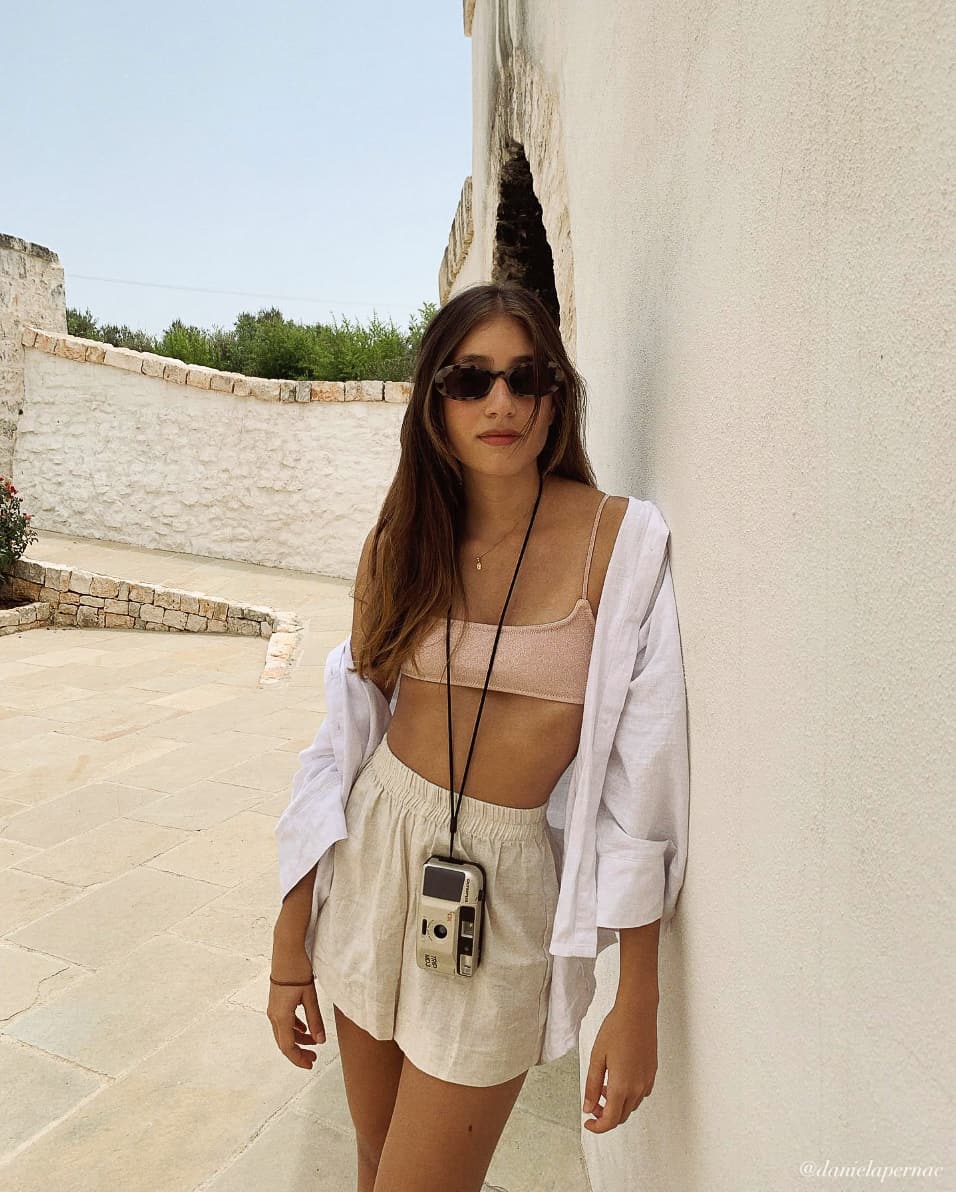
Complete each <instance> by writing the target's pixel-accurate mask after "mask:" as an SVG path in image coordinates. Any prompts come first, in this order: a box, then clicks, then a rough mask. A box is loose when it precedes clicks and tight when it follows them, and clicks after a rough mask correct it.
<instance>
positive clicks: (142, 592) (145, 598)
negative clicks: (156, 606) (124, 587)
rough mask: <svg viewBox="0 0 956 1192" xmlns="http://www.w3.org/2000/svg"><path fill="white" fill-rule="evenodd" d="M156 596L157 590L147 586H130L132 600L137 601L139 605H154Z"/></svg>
mask: <svg viewBox="0 0 956 1192" xmlns="http://www.w3.org/2000/svg"><path fill="white" fill-rule="evenodd" d="M155 594H156V590H155V588H150V587H147V586H146V584H130V586H129V598H130V600H135V601H137V603H139V604H152V603H153V596H154V595H155Z"/></svg>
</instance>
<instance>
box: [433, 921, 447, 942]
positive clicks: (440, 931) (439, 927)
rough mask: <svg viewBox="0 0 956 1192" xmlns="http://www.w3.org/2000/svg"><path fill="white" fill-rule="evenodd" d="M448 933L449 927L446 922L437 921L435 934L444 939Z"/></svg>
mask: <svg viewBox="0 0 956 1192" xmlns="http://www.w3.org/2000/svg"><path fill="white" fill-rule="evenodd" d="M447 934H448V928H447V927H446V926H445V924H444V923H436V924H435V935H436V936H437V937H438V938H439V939H440V940H443V939H444V938H445V936H446V935H447Z"/></svg>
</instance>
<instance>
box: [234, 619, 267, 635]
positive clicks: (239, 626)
mask: <svg viewBox="0 0 956 1192" xmlns="http://www.w3.org/2000/svg"><path fill="white" fill-rule="evenodd" d="M226 629H227V630H228V632H229V633H238V634H239V636H240V637H258V636H259V624H258V622H257V621H247V620H245V619H244V618H243V617H227V618H226Z"/></svg>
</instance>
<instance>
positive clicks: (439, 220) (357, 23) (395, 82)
mask: <svg viewBox="0 0 956 1192" xmlns="http://www.w3.org/2000/svg"><path fill="white" fill-rule="evenodd" d="M3 38H4V41H5V42H6V48H5V51H4V55H3V59H4V78H3V86H2V90H0V112H2V114H3V124H4V127H5V129H6V132H5V141H6V154H5V158H6V161H5V164H4V166H3V168H2V170H0V232H5V233H7V234H8V235H13V236H20V237H22V238H23V239H25V240H33V241H36V242H37V243H39V244H43V245H45V246H46V247H48V248H51V249H53V251H54V252H56V253H57V254H58V255H59V257H60V260H61V262H62V264H63V267H64V270H65V273H66V300H67V305H68V306H75V307H79V308H80V309H81V310H82V309H86V308H89V309H90V310H91V311H92V312H93V314H94V316H95V317H96V318H97V320H99V321H100V322H112V323H126V324H128V325H129V326H131V327H134V328H143V329H145V330H147V331H150V332H152V333H153V334H159V333H160V332H162V331H163V330H164V328H165V327H166V326H167V325H168V324H169V323H170V322H171V321H172V319H174V318H177V317H179V318H182V319H184V320H185V321H186V322H189V323H196V324H198V325H200V326H202V327H212V326H213V325H215V324H218V325H219V326H223V327H231V326H232V324H233V322H234V320H235V317H236V315H237V314H239V313H240V312H241V311H243V310H248V311H253V312H254V311H258V310H260V309H262V308H264V307H270V306H277V307H278V308H279V309H280V310H281V311H282V312H283V314H285V315H286V316H287V317H288V318H294V319H297V320H300V321H308V322H316V321H320V320H321V321H329V320H330V319H331V318H333V317H335V318H338V319H341V317H342V316H343V315H346V316H348V317H349V318H352V319H355V318H359V319H362V320H364V319H366V318H368V317H369V316H370V315H371V314H372V311H373V309H374V310H376V311H377V313H378V314H379V316H380V317H381V318H383V319H388V318H389V317H391V318H392V319H394V321H395V322H396V323H397V324H398V325H399V326H405V325H406V322H407V319H408V317H409V315H410V314H412V313H413V312H414V311H416V310H417V309H418V307H419V306H420V305H421V303H422V302H425V301H431V302H435V303H437V302H438V281H437V278H438V269H439V266H440V264H441V258H442V253H443V252H444V250H445V246H446V244H447V242H448V234H449V230H450V227H451V222H452V219H453V218H454V214H455V208H456V205H457V203H458V197H459V194H460V191H461V186H462V183H463V182H464V180H465V178H466V177H467V175H468V174H469V173H470V172H471V41H470V40H469V39H468V38H466V37H465V35H464V33H463V31H462V16H461V0H410V2H408V3H402V2H399V0H392V2H389V0H336V2H335V3H332V2H330V0H272V2H271V3H269V4H264V3H262V2H261V0H259V2H257V3H252V2H250V0H228V2H227V0H193V2H192V3H186V2H185V0H162V2H161V3H160V2H155V0H154V3H151V4H146V3H142V2H141V0H140V2H137V0H125V2H119V0H117V2H115V3H108V2H106V0H89V2H88V3H85V4H82V5H76V4H72V5H71V4H64V3H55V2H54V0H33V2H32V3H30V4H18V5H11V6H8V7H7V9H6V11H5V12H4V16H3ZM91 277H96V278H112V279H122V280H124V281H132V282H150V283H156V284H158V285H162V286H174V287H183V288H177V289H163V288H155V286H149V287H147V286H143V285H126V284H122V285H121V284H117V283H116V282H108V281H93V280H89V279H90V278H91ZM190 287H193V288H194V289H190ZM196 290H216V291H235V290H241V291H245V292H247V293H248V292H254V293H256V294H260V293H261V294H266V295H285V296H288V297H274V298H273V297H258V296H252V297H241V296H234V295H230V294H227V293H202V292H196ZM297 298H299V299H301V298H315V299H321V301H316V302H311V301H309V302H306V301H301V300H299V301H297V300H296V299H297Z"/></svg>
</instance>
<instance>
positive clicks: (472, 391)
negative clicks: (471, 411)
mask: <svg viewBox="0 0 956 1192" xmlns="http://www.w3.org/2000/svg"><path fill="white" fill-rule="evenodd" d="M490 379H491V378H490V376H489V373H488V370H487V369H486V368H478V367H476V366H475V365H474V364H461V365H458V366H456V367H455V368H453V369H452V370H451V372H449V373H448V375H447V376H446V377H445V392H446V393H447V394H448V396H449V397H457V398H463V399H465V400H467V401H471V400H474V399H475V398H476V397H484V395H485V394H486V393H487V392H488V389H489V384H488V382H489V381H490Z"/></svg>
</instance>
